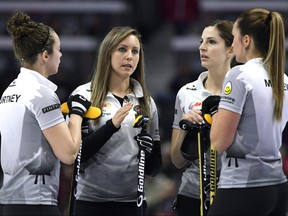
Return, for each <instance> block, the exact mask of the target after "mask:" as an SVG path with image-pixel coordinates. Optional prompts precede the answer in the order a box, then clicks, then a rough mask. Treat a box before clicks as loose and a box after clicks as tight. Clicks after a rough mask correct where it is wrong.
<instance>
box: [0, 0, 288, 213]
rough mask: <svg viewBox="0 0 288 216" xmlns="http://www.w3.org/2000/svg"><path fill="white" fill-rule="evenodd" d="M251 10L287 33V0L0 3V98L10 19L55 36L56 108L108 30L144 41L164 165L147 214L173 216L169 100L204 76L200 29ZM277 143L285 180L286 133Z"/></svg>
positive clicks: (7, 67)
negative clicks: (269, 14) (20, 18)
mask: <svg viewBox="0 0 288 216" xmlns="http://www.w3.org/2000/svg"><path fill="white" fill-rule="evenodd" d="M253 7H262V8H266V9H268V10H272V11H278V12H280V13H281V14H282V15H283V17H284V19H285V26H286V32H287V30H288V1H287V0H254V1H253V0H233V1H231V0H230V1H227V0H61V1H60V0H59V1H56V0H49V1H45V0H27V1H26V0H25V1H24V0H23V1H20V0H18V1H16V0H0V94H1V95H2V92H3V91H4V89H5V88H6V87H7V86H8V84H9V83H10V82H11V81H12V80H13V79H15V78H16V76H17V75H18V73H19V64H18V62H17V60H16V59H15V58H14V54H13V50H12V44H11V39H10V37H9V35H8V33H7V31H6V22H7V20H8V19H9V18H10V17H11V16H12V15H13V14H14V13H15V12H18V11H24V12H27V13H28V14H29V15H30V16H31V17H32V18H33V19H35V20H36V21H40V22H43V23H45V24H47V25H50V26H51V27H52V28H54V30H55V31H56V32H57V33H58V35H59V36H60V39H61V44H62V48H61V51H62V53H63V56H62V59H61V64H60V68H59V72H58V74H56V75H54V76H53V77H50V78H49V79H51V80H52V81H53V82H55V83H56V84H57V85H58V90H57V94H58V95H59V97H60V100H61V102H64V101H66V100H67V97H68V95H69V94H70V93H71V92H72V91H73V90H74V89H75V87H77V86H79V85H80V84H83V83H85V82H87V81H89V80H90V78H91V73H92V69H93V66H94V62H95V58H96V55H97V49H98V46H99V44H100V42H101V41H102V39H103V37H104V36H105V35H106V34H107V33H108V31H109V30H110V29H111V28H112V27H114V26H132V27H134V28H137V29H138V31H140V33H141V34H142V37H143V44H144V52H145V61H146V81H147V87H148V89H149V91H150V94H151V95H152V97H153V98H154V99H155V101H156V103H157V106H158V112H159V119H160V135H161V139H162V154H163V160H164V167H163V170H162V172H161V173H160V174H159V175H157V176H156V177H155V178H147V181H146V195H147V200H148V205H149V215H151V216H152V215H153V216H160V215H163V216H164V215H165V216H166V215H167V216H169V215H171V216H172V215H174V212H172V211H171V205H172V202H173V200H174V198H175V196H176V194H177V190H178V185H179V182H180V178H181V173H182V171H183V170H178V169H176V168H175V167H174V166H173V165H172V164H171V160H170V156H169V151H170V137H171V129H172V122H173V116H174V101H175V96H176V93H177V91H178V90H179V88H180V87H181V86H183V85H184V84H186V83H187V82H191V81H193V80H195V79H197V77H198V75H199V74H200V73H201V72H202V71H204V70H205V69H204V68H202V67H201V65H200V60H199V54H198V46H199V42H200V35H201V32H202V30H203V27H204V26H205V25H206V24H207V23H208V22H210V21H212V20H215V19H229V20H232V21H234V20H235V19H236V17H237V16H238V15H239V14H240V13H241V12H242V11H244V10H246V9H249V8H253ZM286 47H287V48H288V43H286ZM285 73H286V74H287V68H286V71H285ZM0 121H1V119H0ZM283 144H284V145H283V159H284V160H283V162H284V169H285V172H286V173H288V160H287V159H286V158H287V150H286V149H287V146H288V138H287V129H285V132H284V133H283ZM1 175H2V172H1ZM1 175H0V186H1V181H2V178H1ZM71 175H72V169H71V167H70V166H66V165H63V166H62V174H61V185H60V195H59V206H60V208H61V211H62V212H63V214H67V207H68V202H69V190H70V181H71Z"/></svg>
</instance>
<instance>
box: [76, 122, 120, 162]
mask: <svg viewBox="0 0 288 216" xmlns="http://www.w3.org/2000/svg"><path fill="white" fill-rule="evenodd" d="M119 129H120V127H119V128H116V127H115V126H114V125H113V123H112V119H110V120H108V121H107V122H106V124H105V125H103V126H102V127H101V128H99V129H98V130H97V131H95V132H93V133H91V134H90V135H88V136H86V137H85V138H83V140H82V153H81V162H84V161H86V160H88V159H89V158H91V157H92V156H93V155H94V154H96V153H97V152H98V151H99V149H101V147H102V146H103V145H104V144H105V143H106V142H107V141H108V140H109V139H110V137H111V136H112V135H113V134H114V133H116V132H117V131H118V130H119Z"/></svg>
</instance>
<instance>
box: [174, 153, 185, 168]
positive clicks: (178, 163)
mask: <svg viewBox="0 0 288 216" xmlns="http://www.w3.org/2000/svg"><path fill="white" fill-rule="evenodd" d="M171 162H172V164H173V165H174V166H175V167H176V168H177V169H181V168H182V167H183V166H184V165H185V164H186V160H185V159H184V158H183V159H182V160H181V159H180V158H175V157H173V156H172V155H171Z"/></svg>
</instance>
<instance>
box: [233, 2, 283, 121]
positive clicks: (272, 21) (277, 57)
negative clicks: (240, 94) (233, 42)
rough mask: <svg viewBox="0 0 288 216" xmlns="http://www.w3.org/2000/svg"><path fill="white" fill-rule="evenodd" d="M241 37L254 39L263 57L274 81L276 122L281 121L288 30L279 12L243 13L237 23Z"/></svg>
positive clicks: (258, 11)
mask: <svg viewBox="0 0 288 216" xmlns="http://www.w3.org/2000/svg"><path fill="white" fill-rule="evenodd" d="M236 24H237V25H236V27H237V28H238V29H239V32H240V34H241V35H242V36H245V35H249V36H250V37H252V38H253V41H254V44H255V49H256V50H258V51H259V52H260V54H261V57H262V58H263V62H264V65H265V67H266V68H267V70H268V74H269V79H270V80H271V84H272V90H273V96H274V100H275V104H274V116H275V118H276V120H281V119H282V108H283V98H284V67H285V51H286V50H285V28H284V22H283V18H282V16H281V15H280V13H278V12H269V11H268V10H265V9H262V8H253V9H250V10H247V11H245V12H244V13H242V14H241V15H240V16H239V17H238V18H237V20H236Z"/></svg>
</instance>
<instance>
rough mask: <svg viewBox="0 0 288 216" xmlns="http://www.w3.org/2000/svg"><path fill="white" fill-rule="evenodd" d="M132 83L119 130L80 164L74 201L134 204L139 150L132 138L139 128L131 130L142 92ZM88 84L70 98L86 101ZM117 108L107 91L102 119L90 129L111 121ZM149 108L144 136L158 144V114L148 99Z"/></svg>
mask: <svg viewBox="0 0 288 216" xmlns="http://www.w3.org/2000/svg"><path fill="white" fill-rule="evenodd" d="M132 82H133V85H134V90H133V92H132V93H130V94H128V95H126V96H127V97H128V98H129V100H130V101H132V102H133V104H134V107H133V108H132V109H131V110H130V112H129V114H128V116H127V117H125V119H124V121H123V123H122V124H121V128H120V129H119V131H117V132H116V133H114V134H113V135H112V137H111V138H110V139H109V140H108V141H107V142H106V143H105V144H104V145H103V147H101V149H100V150H99V151H98V152H97V153H96V154H95V155H94V156H93V157H92V158H90V159H89V160H88V161H86V162H84V163H82V164H81V169H80V177H79V182H78V186H77V200H84V201H92V202H109V201H116V202H131V201H133V202H134V201H135V202H136V199H137V184H138V180H137V178H138V162H139V160H138V158H137V155H138V150H139V148H138V145H137V143H136V141H135V139H134V136H136V135H137V134H138V133H140V130H141V129H140V128H133V123H134V120H135V116H136V114H137V110H138V109H139V102H138V98H141V97H143V91H142V88H141V86H140V84H139V83H138V82H137V81H136V80H134V79H132ZM90 85H91V83H90V82H89V83H86V84H84V85H81V86H79V87H78V88H77V89H75V90H74V91H73V92H72V95H75V94H80V95H83V96H84V97H85V98H87V99H88V100H90V98H91V87H90ZM124 103H126V102H125V100H124ZM120 107H121V104H120V102H119V101H118V100H117V99H116V98H115V97H114V96H113V95H112V94H111V93H110V92H108V94H107V97H106V100H105V102H104V105H103V106H102V107H101V110H102V116H101V117H100V119H99V124H97V125H96V126H94V128H93V130H97V129H98V128H100V127H102V126H103V125H104V124H106V121H108V120H109V119H111V118H112V117H113V116H114V115H115V113H116V112H117V111H118V110H119V108H120ZM150 108H151V119H150V120H151V124H150V128H148V129H149V130H148V133H149V134H150V135H151V136H152V138H153V140H154V141H160V136H159V127H158V113H157V109H156V105H155V102H154V100H153V99H152V98H151V106H150ZM95 142H97V140H96V141H95ZM135 205H136V204H135Z"/></svg>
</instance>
